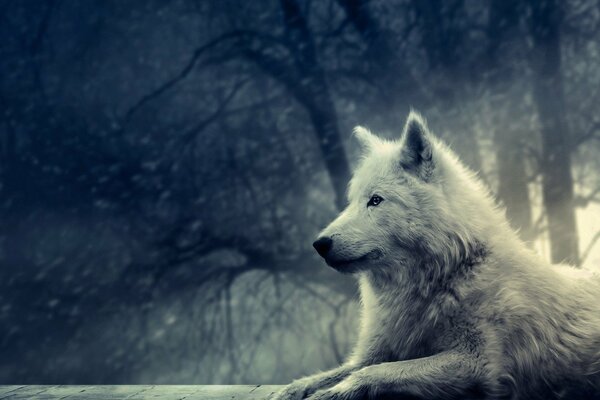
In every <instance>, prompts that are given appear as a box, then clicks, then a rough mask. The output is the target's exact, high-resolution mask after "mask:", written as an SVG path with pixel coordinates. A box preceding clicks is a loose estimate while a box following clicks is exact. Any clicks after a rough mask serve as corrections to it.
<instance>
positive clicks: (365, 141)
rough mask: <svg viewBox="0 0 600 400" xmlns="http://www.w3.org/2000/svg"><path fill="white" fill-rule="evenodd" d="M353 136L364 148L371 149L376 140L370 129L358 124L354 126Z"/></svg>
mask: <svg viewBox="0 0 600 400" xmlns="http://www.w3.org/2000/svg"><path fill="white" fill-rule="evenodd" d="M354 136H356V138H357V139H358V142H359V143H360V145H361V146H362V147H363V149H365V150H371V149H372V148H373V147H374V146H375V143H376V142H377V140H378V139H377V137H376V136H375V135H373V134H372V133H371V131H370V130H368V129H367V128H365V127H363V126H360V125H358V126H355V127H354Z"/></svg>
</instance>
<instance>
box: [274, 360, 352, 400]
mask: <svg viewBox="0 0 600 400" xmlns="http://www.w3.org/2000/svg"><path fill="white" fill-rule="evenodd" d="M357 369H358V366H354V365H349V364H344V365H341V366H339V367H337V368H334V369H332V370H329V371H325V372H321V373H319V374H316V375H311V376H307V377H305V378H301V379H298V380H296V381H294V382H292V383H290V384H289V385H288V386H286V387H285V388H283V389H282V390H281V391H280V392H279V393H277V394H276V395H275V397H274V398H273V400H299V399H304V398H306V397H307V396H310V395H311V394H313V393H314V392H316V391H317V390H319V389H322V388H326V387H329V386H333V385H335V384H336V383H338V382H340V381H341V380H342V379H344V378H346V377H347V376H348V375H350V373H352V372H353V371H356V370H357Z"/></svg>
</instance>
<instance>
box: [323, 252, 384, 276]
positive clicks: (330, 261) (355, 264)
mask: <svg viewBox="0 0 600 400" xmlns="http://www.w3.org/2000/svg"><path fill="white" fill-rule="evenodd" d="M381 256H382V253H381V250H378V249H374V250H371V251H369V252H367V253H365V254H363V255H362V256H360V257H357V258H351V259H336V258H332V257H327V258H325V262H326V263H327V265H329V266H330V267H331V268H333V269H335V270H337V271H339V272H344V273H352V272H355V271H358V270H360V269H361V266H362V265H364V264H365V263H366V262H369V261H374V260H377V259H379V258H381Z"/></svg>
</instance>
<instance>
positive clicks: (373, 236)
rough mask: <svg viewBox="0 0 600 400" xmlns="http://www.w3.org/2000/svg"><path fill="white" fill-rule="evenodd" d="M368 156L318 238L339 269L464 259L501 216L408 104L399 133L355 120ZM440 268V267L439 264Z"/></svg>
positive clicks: (441, 265)
mask: <svg viewBox="0 0 600 400" xmlns="http://www.w3.org/2000/svg"><path fill="white" fill-rule="evenodd" d="M355 134H356V137H357V138H358V140H359V141H360V142H361V144H362V146H363V148H364V157H363V159H362V161H361V163H360V164H359V166H358V168H357V169H356V171H355V173H354V177H353V178H352V181H351V182H350V186H349V191H348V201H349V204H348V206H347V207H346V209H345V210H344V211H343V212H342V213H341V214H340V215H339V216H338V218H336V219H335V220H334V221H333V222H332V223H331V224H330V225H329V226H328V227H327V228H325V229H324V230H323V231H322V232H321V234H320V235H319V238H318V239H317V240H316V241H315V242H314V244H313V245H314V247H315V249H316V250H317V252H318V253H319V254H320V255H321V256H322V257H323V258H324V259H325V260H326V262H327V264H329V265H330V266H332V267H334V268H336V269H338V270H340V271H342V272H356V271H364V270H368V269H373V268H406V267H416V268H432V270H431V271H428V273H429V274H432V273H443V272H444V271H446V272H447V271H448V270H449V266H451V265H455V264H457V263H460V262H461V261H462V260H464V259H465V258H466V257H468V256H469V252H470V251H471V250H472V248H473V246H474V245H475V243H476V242H477V241H478V240H482V239H481V238H482V237H483V236H485V232H484V231H485V230H486V227H487V226H489V224H503V218H500V217H499V215H498V212H497V211H496V210H495V207H494V205H493V203H492V200H491V199H490V197H489V196H488V194H487V190H485V189H484V188H483V186H482V185H480V184H479V182H478V181H477V180H476V179H475V178H474V177H473V176H472V175H473V174H472V173H470V172H469V171H468V170H467V169H466V168H465V167H463V166H462V165H461V164H460V162H459V161H458V159H457V158H456V156H455V155H454V154H453V153H452V152H451V151H450V149H448V148H447V147H446V146H445V145H444V144H443V143H441V142H440V141H439V140H438V139H437V138H436V137H434V136H433V135H432V134H431V133H430V132H429V130H428V128H427V126H426V124H425V122H424V120H423V119H422V118H421V117H420V116H419V115H418V114H417V113H415V112H411V113H410V115H409V117H408V120H407V122H406V125H405V127H404V130H403V132H402V135H401V137H400V139H399V140H398V141H386V140H383V139H380V138H378V137H377V136H374V135H373V134H371V133H370V132H369V131H368V130H366V129H364V128H362V127H357V128H356V129H355ZM434 270H435V271H434Z"/></svg>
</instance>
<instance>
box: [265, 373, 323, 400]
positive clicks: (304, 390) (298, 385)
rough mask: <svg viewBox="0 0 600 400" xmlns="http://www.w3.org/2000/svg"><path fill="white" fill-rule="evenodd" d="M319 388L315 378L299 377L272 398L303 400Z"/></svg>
mask: <svg viewBox="0 0 600 400" xmlns="http://www.w3.org/2000/svg"><path fill="white" fill-rule="evenodd" d="M317 389H318V388H317V387H315V382H313V380H311V379H309V378H303V379H298V380H297V381H294V382H292V383H290V384H289V385H287V386H286V387H284V388H283V389H281V391H279V392H278V393H276V394H275V397H273V399H272V400H301V399H304V398H306V397H307V396H309V395H311V394H313V393H314V392H315V391H316V390H317Z"/></svg>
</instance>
